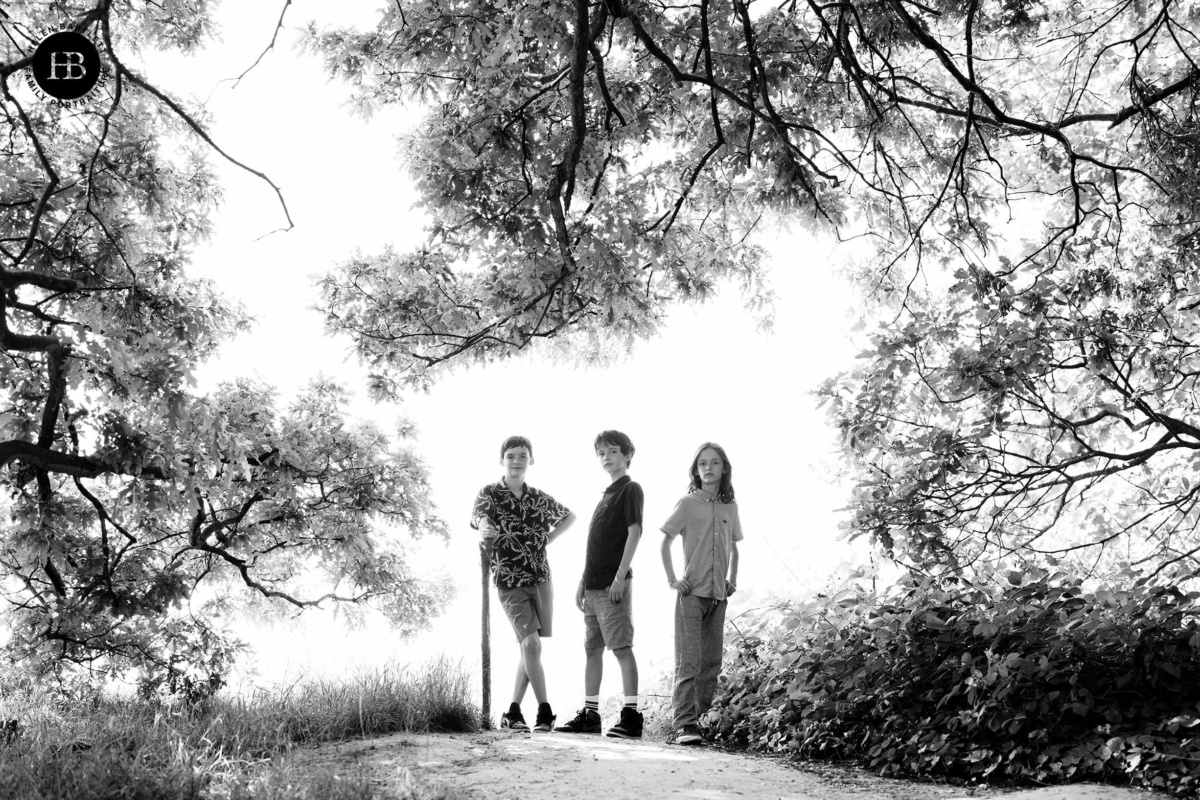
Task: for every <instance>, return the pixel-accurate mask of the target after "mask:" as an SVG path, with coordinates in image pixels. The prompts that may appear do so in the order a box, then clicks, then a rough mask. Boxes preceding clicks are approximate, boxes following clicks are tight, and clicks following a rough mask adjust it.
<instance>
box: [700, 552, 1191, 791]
mask: <svg viewBox="0 0 1200 800" xmlns="http://www.w3.org/2000/svg"><path fill="white" fill-rule="evenodd" d="M1085 587H1086V584H1085V583H1084V582H1083V581H1081V580H1080V579H1078V578H1077V577H1073V576H1070V575H1065V574H1063V573H1056V574H1054V575H1049V574H1048V573H1047V572H1046V571H1045V570H1041V569H1029V570H1026V571H1014V572H1010V573H1008V574H1006V575H1003V576H1000V575H992V576H986V575H985V576H983V577H982V578H978V579H976V580H967V579H965V578H944V579H941V580H934V579H921V580H918V579H910V580H907V581H905V582H902V583H900V584H897V585H896V586H894V587H892V588H890V589H889V590H887V591H885V592H883V593H881V594H880V595H878V596H876V595H873V594H872V593H871V592H868V591H865V590H863V589H861V588H851V589H846V590H844V591H842V592H839V593H837V594H835V595H834V596H832V597H827V598H821V599H818V600H816V601H814V602H812V603H808V604H795V605H790V606H788V607H787V608H785V613H784V614H783V615H782V618H780V616H779V615H778V614H775V615H774V621H771V620H770V619H768V618H764V619H763V620H762V621H761V622H760V623H759V624H758V625H757V626H756V627H754V628H752V630H751V633H752V635H751V636H749V637H746V638H744V640H743V642H742V644H741V646H740V647H739V648H738V650H737V652H736V654H734V655H733V658H732V663H730V664H727V666H726V670H725V674H726V678H725V681H726V684H725V687H724V688H725V691H724V692H723V693H722V696H721V697H720V698H719V699H718V701H717V703H716V705H715V706H714V708H713V710H712V711H711V712H710V713H709V715H708V717H707V718H706V722H707V723H708V724H709V726H710V729H711V731H712V732H713V734H714V736H716V737H717V738H718V739H719V740H724V741H727V742H732V743H735V744H739V745H743V746H750V747H754V748H761V749H765V750H774V751H782V752H791V753H796V754H798V755H801V756H806V757H825V758H827V757H834V758H856V759H861V760H862V761H863V762H864V763H865V764H867V765H868V766H869V767H871V768H872V769H874V770H877V771H879V772H881V773H883V774H887V775H910V776H924V777H937V778H942V779H958V780H969V781H984V780H987V781H994V782H1010V781H1011V782H1023V781H1037V782H1041V783H1063V782H1069V781H1082V780H1099V781H1107V782H1116V783H1130V784H1133V785H1139V786H1148V787H1154V788H1158V789H1165V790H1168V791H1171V792H1173V793H1175V794H1178V795H1181V796H1183V795H1188V796H1194V795H1195V794H1196V792H1197V790H1198V789H1200V625H1198V624H1197V620H1196V614H1197V604H1196V599H1197V597H1200V593H1196V592H1190V593H1184V592H1182V591H1180V590H1179V589H1178V588H1175V587H1174V586H1170V585H1162V584H1161V583H1155V582H1153V581H1151V580H1149V579H1145V578H1143V579H1138V580H1136V581H1131V582H1130V583H1129V585H1128V586H1127V587H1126V588H1121V589H1091V590H1089V589H1087V588H1085Z"/></svg>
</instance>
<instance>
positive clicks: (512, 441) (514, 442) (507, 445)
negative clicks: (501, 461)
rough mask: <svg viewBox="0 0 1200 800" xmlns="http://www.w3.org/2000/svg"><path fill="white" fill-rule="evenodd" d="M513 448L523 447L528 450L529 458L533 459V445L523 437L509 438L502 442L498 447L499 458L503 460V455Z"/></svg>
mask: <svg viewBox="0 0 1200 800" xmlns="http://www.w3.org/2000/svg"><path fill="white" fill-rule="evenodd" d="M514 447H524V448H526V449H527V450H529V457H530V458H533V444H532V443H530V441H529V440H528V439H527V438H525V437H524V436H510V437H508V438H507V439H505V440H504V444H502V445H500V457H501V458H504V454H505V453H507V452H508V451H509V450H511V449H513V448H514Z"/></svg>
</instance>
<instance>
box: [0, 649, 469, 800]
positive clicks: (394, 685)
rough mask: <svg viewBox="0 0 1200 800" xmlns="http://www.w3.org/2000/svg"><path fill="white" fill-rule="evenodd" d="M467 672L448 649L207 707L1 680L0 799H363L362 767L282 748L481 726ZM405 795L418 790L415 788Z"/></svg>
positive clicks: (367, 791)
mask: <svg viewBox="0 0 1200 800" xmlns="http://www.w3.org/2000/svg"><path fill="white" fill-rule="evenodd" d="M470 697H471V691H470V683H469V676H468V675H467V673H466V672H465V671H464V670H463V669H462V667H461V665H459V664H455V663H452V662H449V661H447V660H445V659H439V660H435V661H433V662H431V663H429V664H426V665H424V666H422V667H420V668H418V669H413V668H409V667H401V666H394V665H393V666H389V667H386V668H383V669H380V670H377V671H374V672H363V673H359V674H357V675H354V676H351V677H349V678H348V679H345V680H332V679H317V680H310V681H301V682H297V683H295V684H292V685H291V686H287V687H281V688H278V689H274V690H269V691H259V692H256V693H255V694H254V695H252V696H249V697H233V698H223V697H220V696H218V697H217V698H215V699H214V701H213V702H212V704H211V705H210V706H209V707H208V708H206V709H204V710H194V709H186V708H171V707H163V706H155V705H152V704H150V703H148V702H145V701H140V700H133V699H116V698H111V697H102V696H96V697H92V698H89V699H87V700H86V701H82V700H80V699H78V698H75V699H73V700H70V701H67V700H63V699H61V698H56V697H54V696H50V695H47V694H44V693H41V692H39V691H38V690H37V689H36V687H33V686H29V685H25V686H17V687H12V686H10V687H5V688H0V720H6V719H15V720H17V721H18V724H19V729H18V731H17V733H16V735H15V736H13V737H12V738H11V740H10V741H7V742H4V741H3V740H0V797H14V798H16V797H19V798H23V799H24V798H28V800H85V799H86V800H108V799H109V798H112V800H118V798H119V800H142V799H143V798H145V800H207V799H208V798H220V799H221V800H226V799H227V800H276V798H279V799H280V800H282V798H288V799H289V800H293V799H298V800H370V798H373V797H376V796H378V795H377V792H376V791H375V790H374V789H373V788H372V785H371V783H370V782H369V781H368V780H367V779H366V778H364V777H362V776H354V775H347V774H343V773H340V772H338V771H333V770H325V771H317V772H315V773H314V772H311V771H308V772H303V773H301V772H298V771H297V770H296V769H295V768H294V767H293V766H292V765H290V764H289V763H288V761H287V760H286V759H285V758H280V756H285V755H286V754H287V753H289V752H290V751H291V750H292V748H294V747H295V746H297V745H301V744H318V743H321V742H329V741H337V740H342V739H348V738H355V737H360V736H361V737H368V736H377V735H381V734H386V733H393V732H468V731H476V730H478V729H479V712H478V710H477V709H476V708H475V707H474V706H473V705H472V704H471V702H470ZM410 789H411V791H408V792H407V794H409V796H411V797H417V796H418V795H419V792H417V787H410Z"/></svg>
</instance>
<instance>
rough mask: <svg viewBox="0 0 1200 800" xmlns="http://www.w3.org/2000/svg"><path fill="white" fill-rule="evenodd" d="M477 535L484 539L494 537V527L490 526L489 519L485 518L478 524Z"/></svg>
mask: <svg viewBox="0 0 1200 800" xmlns="http://www.w3.org/2000/svg"><path fill="white" fill-rule="evenodd" d="M479 535H480V536H482V537H483V538H484V539H485V540H488V539H495V538H496V529H495V528H493V527H492V522H491V520H487V519H485V520H484V521H483V522H481V523H480V524H479Z"/></svg>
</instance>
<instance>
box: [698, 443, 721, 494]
mask: <svg viewBox="0 0 1200 800" xmlns="http://www.w3.org/2000/svg"><path fill="white" fill-rule="evenodd" d="M696 472H697V473H698V474H699V475H700V482H701V483H702V484H704V485H705V486H720V485H721V478H722V477H724V475H725V462H724V461H722V460H721V456H720V454H718V453H717V451H716V450H714V449H712V448H711V447H706V448H704V449H703V450H701V451H700V455H698V456H697V457H696Z"/></svg>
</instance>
